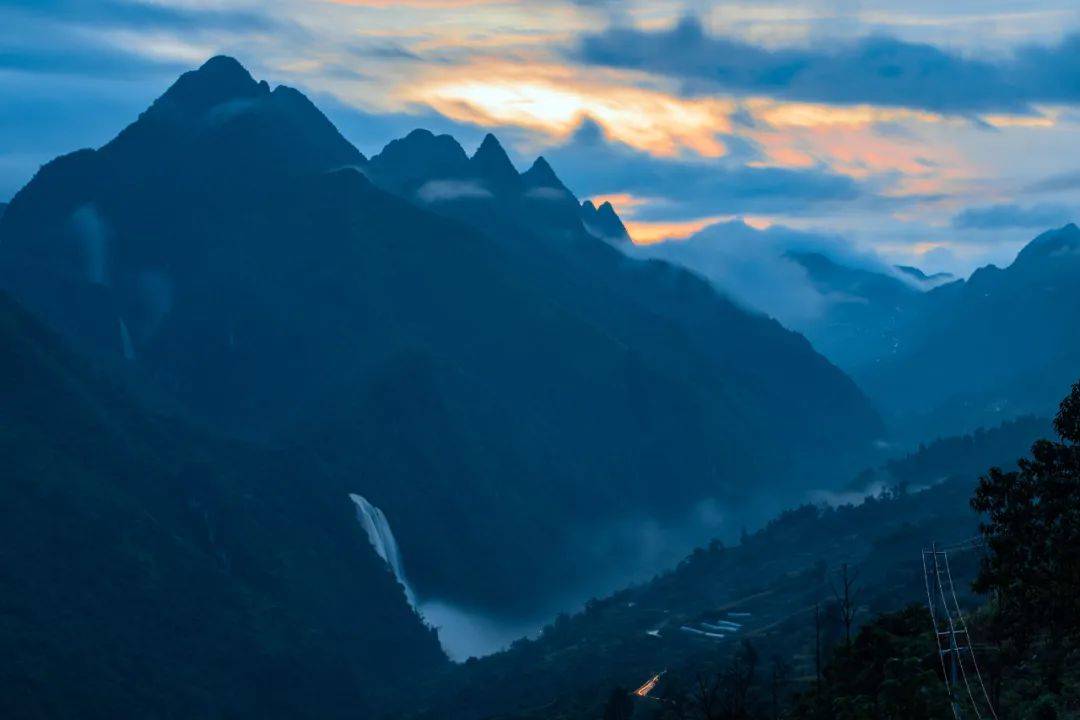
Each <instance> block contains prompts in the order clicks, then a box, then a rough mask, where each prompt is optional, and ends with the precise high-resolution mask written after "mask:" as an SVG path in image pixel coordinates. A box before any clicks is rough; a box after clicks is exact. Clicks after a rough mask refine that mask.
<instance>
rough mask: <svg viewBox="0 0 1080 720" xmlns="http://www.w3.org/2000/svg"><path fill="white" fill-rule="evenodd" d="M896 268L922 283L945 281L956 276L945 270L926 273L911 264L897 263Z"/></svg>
mask: <svg viewBox="0 0 1080 720" xmlns="http://www.w3.org/2000/svg"><path fill="white" fill-rule="evenodd" d="M896 269H897V270H899V271H900V272H902V273H904V274H906V275H910V276H911V277H913V278H915V279H916V280H919V281H921V282H924V283H940V282H945V281H946V280H955V279H956V276H954V275H953V274H952V273H947V272H936V273H934V274H932V275H927V274H926V273H924V272H923V271H922V270H920V269H919V268H917V267H912V266H911V265H897V266H896Z"/></svg>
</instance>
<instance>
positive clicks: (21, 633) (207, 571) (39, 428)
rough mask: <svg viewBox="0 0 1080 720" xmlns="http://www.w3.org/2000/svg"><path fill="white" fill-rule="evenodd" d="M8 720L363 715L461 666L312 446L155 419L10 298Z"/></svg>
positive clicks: (5, 468)
mask: <svg viewBox="0 0 1080 720" xmlns="http://www.w3.org/2000/svg"><path fill="white" fill-rule="evenodd" d="M0 345H2V346H3V348H4V352H3V353H0V397H3V403H0V454H2V455H3V458H4V461H3V463H0V545H2V546H3V557H4V560H3V563H0V616H2V617H3V618H4V620H3V622H2V623H0V654H2V655H3V656H4V657H5V658H7V659H8V661H7V662H5V663H4V668H3V670H0V685H2V686H3V688H4V692H3V693H2V694H0V715H2V716H3V717H5V718H11V719H15V718H40V717H76V716H87V715H93V716H99V717H132V716H142V717H160V718H191V717H203V716H207V715H209V716H213V717H317V718H325V717H355V716H356V714H357V713H360V714H362V715H363V714H366V713H368V712H371V711H373V710H374V709H376V708H378V707H379V703H380V702H381V699H382V698H384V697H386V695H387V694H388V693H390V692H392V691H394V690H395V689H397V686H398V683H400V682H402V680H403V678H404V677H405V676H406V675H407V674H411V673H415V672H417V671H418V670H419V671H420V672H430V671H432V670H434V669H435V668H437V667H439V666H440V665H442V664H445V662H446V661H445V659H444V658H443V657H442V656H441V653H440V650H439V647H438V644H437V641H436V638H435V637H434V634H433V633H432V632H431V631H430V630H427V629H426V628H424V627H423V626H422V624H421V622H420V620H419V619H418V618H417V617H416V615H414V614H413V612H412V611H411V610H410V609H409V607H408V605H407V604H406V601H405V595H404V593H403V592H402V589H401V587H400V586H399V585H397V584H396V583H395V582H394V579H393V577H392V576H391V574H390V573H389V572H388V571H387V568H386V566H385V564H384V563H383V561H382V560H381V559H380V558H379V557H377V556H376V554H375V552H373V550H372V548H371V546H370V544H369V542H368V539H367V537H366V535H365V533H364V530H363V528H362V527H361V526H360V524H359V523H358V522H357V520H356V514H355V510H354V507H353V504H352V503H351V502H350V501H349V498H348V495H347V493H348V492H350V491H354V490H356V489H357V488H356V486H355V485H354V484H352V483H351V482H342V481H340V480H339V479H337V478H335V477H333V476H332V475H328V474H326V473H325V472H324V471H323V469H322V468H321V466H320V464H319V462H318V461H317V459H316V458H315V457H314V456H312V455H310V454H307V453H303V452H301V451H299V450H297V449H288V450H271V449H269V448H264V447H259V446H254V445H246V444H243V443H236V442H226V441H221V440H216V439H213V438H211V437H209V436H207V435H205V434H204V433H202V432H201V431H197V430H195V429H193V428H192V427H190V426H188V425H186V424H184V423H182V422H177V421H175V420H170V419H166V418H162V417H158V416H154V415H150V414H147V413H145V412H143V411H142V410H140V409H139V408H138V407H137V405H136V404H135V403H134V402H133V401H132V398H131V395H130V393H129V392H128V391H127V390H125V389H124V388H123V386H121V385H119V384H117V383H114V382H112V381H110V380H109V379H108V376H107V375H105V374H104V373H103V372H102V371H101V369H100V368H97V367H95V366H93V365H91V364H90V363H88V362H86V361H84V360H82V359H81V358H80V357H77V356H76V355H75V354H74V353H72V352H70V351H69V350H68V349H67V348H66V347H64V344H63V343H62V342H60V340H59V338H58V337H56V336H55V335H54V334H53V333H52V332H49V331H47V330H46V329H44V328H43V327H42V325H41V324H40V323H38V322H37V321H36V320H34V319H33V318H32V317H30V315H29V314H28V313H26V312H25V311H23V310H22V309H21V308H19V307H17V306H16V305H15V304H14V303H13V302H12V301H11V300H10V298H9V297H8V296H6V295H4V294H2V293H0Z"/></svg>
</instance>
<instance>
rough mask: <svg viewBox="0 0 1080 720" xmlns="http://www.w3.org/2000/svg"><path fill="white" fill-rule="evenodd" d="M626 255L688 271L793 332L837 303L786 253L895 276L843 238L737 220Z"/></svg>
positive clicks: (875, 259) (635, 249)
mask: <svg viewBox="0 0 1080 720" xmlns="http://www.w3.org/2000/svg"><path fill="white" fill-rule="evenodd" d="M631 252H632V253H633V254H635V255H637V256H639V257H650V258H659V259H663V260H667V261H669V262H672V263H674V264H677V265H681V266H683V267H686V268H688V269H690V270H693V271H694V272H696V273H698V274H699V275H701V276H703V277H705V278H706V279H708V280H709V281H710V282H712V283H713V285H715V286H716V287H717V288H718V289H719V290H721V291H722V292H724V293H726V294H727V295H728V296H729V297H731V298H732V299H733V300H735V301H736V302H738V303H740V304H741V305H743V306H745V307H747V308H750V309H753V310H756V311H758V312H763V313H765V314H767V315H770V316H772V317H774V318H776V319H777V320H779V321H780V322H781V323H783V324H785V325H787V326H788V327H793V328H800V327H803V326H804V325H805V324H806V323H808V322H811V321H813V320H816V319H817V318H819V317H820V316H821V315H822V314H823V313H824V312H825V311H826V309H827V308H828V307H829V305H830V304H831V303H833V302H837V301H839V300H840V299H838V298H833V297H830V296H828V295H826V294H824V293H822V292H821V291H820V290H818V289H817V288H816V287H815V286H814V284H813V282H812V281H811V279H810V276H809V275H808V273H807V271H806V270H805V269H804V268H803V266H802V265H800V264H799V263H798V262H796V261H795V260H793V259H791V257H790V256H789V253H820V254H822V255H825V256H826V257H829V258H830V259H832V260H834V261H836V262H838V263H840V264H843V265H847V266H851V267H857V268H863V269H867V270H874V271H878V272H882V273H886V274H894V273H893V270H892V269H891V268H890V267H889V266H888V265H887V264H885V263H884V262H882V261H881V260H880V259H878V258H876V257H874V256H872V255H868V254H865V253H861V252H859V251H857V250H856V249H855V248H854V247H852V246H851V245H850V244H849V243H848V242H847V241H845V240H844V239H843V238H840V237H837V236H833V235H824V234H819V233H811V232H800V231H797V230H791V229H789V228H784V227H776V226H774V227H771V228H768V229H766V230H757V229H755V228H752V227H750V226H749V225H747V224H745V223H743V222H742V221H739V220H734V221H731V222H725V223H717V224H715V225H711V226H709V227H707V228H705V229H704V230H702V231H701V232H699V233H697V234H695V235H693V236H691V237H690V238H687V239H686V240H669V241H667V242H663V243H657V244H654V245H647V246H641V247H636V248H634V249H633V250H631Z"/></svg>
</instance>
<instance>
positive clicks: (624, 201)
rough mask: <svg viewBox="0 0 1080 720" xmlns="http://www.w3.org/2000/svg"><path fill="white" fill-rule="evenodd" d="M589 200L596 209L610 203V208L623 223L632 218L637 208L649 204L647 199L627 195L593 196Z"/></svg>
mask: <svg viewBox="0 0 1080 720" xmlns="http://www.w3.org/2000/svg"><path fill="white" fill-rule="evenodd" d="M589 200H591V201H592V203H593V205H596V206H597V207H599V206H601V205H603V204H604V203H606V202H608V203H611V206H612V207H613V208H615V212H617V213H618V214H619V217H620V218H622V219H623V220H624V221H625V220H626V219H627V218H632V217H634V215H635V213H637V210H638V208H640V207H641V206H642V205H648V204H649V199H648V198H643V197H638V196H636V195H631V194H629V193H612V194H610V195H593V196H592V197H591V198H589Z"/></svg>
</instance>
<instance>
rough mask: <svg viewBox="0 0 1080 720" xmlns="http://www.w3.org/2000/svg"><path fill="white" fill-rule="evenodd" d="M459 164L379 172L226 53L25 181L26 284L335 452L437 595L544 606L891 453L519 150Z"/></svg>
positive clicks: (835, 385) (29, 298)
mask: <svg viewBox="0 0 1080 720" xmlns="http://www.w3.org/2000/svg"><path fill="white" fill-rule="evenodd" d="M455 146H456V143H454V142H453V141H452V139H449V138H446V137H435V136H432V135H430V134H425V133H413V134H411V135H410V136H409V137H408V138H405V139H404V140H402V141H398V142H397V143H391V145H390V146H388V147H387V149H386V150H385V151H384V152H383V153H380V154H379V155H378V156H376V157H375V158H373V159H372V160H371V161H370V162H366V161H365V160H364V158H363V156H361V155H360V153H359V152H357V151H356V150H355V149H354V148H352V146H350V145H349V144H348V143H347V142H345V141H344V140H343V139H342V138H341V136H340V135H339V134H338V133H337V131H336V130H335V129H334V128H333V126H332V125H330V123H329V122H328V121H327V120H326V119H325V117H323V116H322V115H321V113H319V112H318V110H316V109H315V108H314V106H312V105H311V104H310V103H309V102H308V101H307V100H306V99H305V98H304V97H303V96H302V95H300V94H299V93H297V92H296V91H294V90H290V89H288V88H280V87H279V88H277V89H275V90H273V91H270V89H269V87H268V86H267V85H266V84H265V83H256V82H255V81H254V80H252V79H251V78H250V76H249V75H248V74H247V73H246V71H243V69H242V68H241V67H240V66H239V65H238V64H237V63H236V62H235V61H232V60H229V59H226V58H215V59H214V60H211V61H210V62H208V63H207V64H206V65H204V66H203V67H202V68H201V69H200V70H198V71H194V72H192V73H187V74H185V75H184V76H183V77H182V78H181V79H180V80H179V81H178V82H177V83H176V84H175V85H174V86H173V87H172V88H170V89H169V91H168V92H166V93H165V95H164V96H162V98H161V99H159V100H158V101H157V102H155V103H154V105H153V106H152V107H151V108H150V109H149V110H148V111H147V112H145V113H144V114H143V115H142V116H141V117H140V118H139V120H138V121H136V122H135V123H133V124H132V125H131V126H129V127H128V128H127V129H125V130H124V131H123V132H122V133H121V134H120V135H119V136H118V137H117V138H116V139H115V140H113V141H112V142H110V143H108V144H107V145H105V146H104V147H102V148H100V149H99V150H82V151H79V152H76V153H73V154H71V155H67V156H64V157H62V158H58V159H57V160H54V161H53V162H51V163H49V164H48V165H46V166H45V167H44V168H42V170H41V171H40V172H39V173H38V174H37V175H36V176H35V177H34V179H33V180H32V181H31V182H30V183H29V184H28V185H27V186H26V187H25V188H24V189H23V190H22V191H20V192H19V194H18V195H17V196H16V197H15V198H14V199H13V200H12V203H11V206H10V208H9V210H8V211H7V213H6V214H5V215H4V216H3V218H2V219H0V283H2V284H3V285H4V286H6V287H8V288H10V289H11V290H12V291H13V292H14V293H15V294H17V295H18V297H20V298H21V299H22V300H23V301H24V302H25V303H26V304H27V305H28V306H30V307H31V308H32V309H33V310H34V311H35V312H38V313H40V314H41V315H42V316H44V317H45V318H47V320H48V321H49V322H50V323H52V324H53V325H54V326H55V327H57V328H59V329H61V330H62V331H63V332H64V333H65V334H67V335H68V336H70V337H71V338H72V339H73V340H74V341H75V342H77V343H78V344H79V346H80V347H82V348H83V349H89V350H91V351H94V352H97V353H99V354H100V355H102V356H108V357H111V358H112V359H113V361H115V362H119V363H122V364H123V363H126V365H127V366H128V367H129V369H130V372H131V373H133V374H136V375H138V376H139V377H140V378H142V379H143V380H144V381H145V382H146V383H148V384H150V385H152V386H153V387H154V388H155V391H156V392H160V393H162V394H167V395H168V396H169V397H170V398H171V400H172V401H173V402H175V403H176V404H177V405H178V406H180V407H182V408H184V409H185V412H186V413H188V414H190V416H192V417H193V418H195V419H197V420H198V421H199V422H201V423H206V424H207V425H209V426H211V427H213V428H215V429H216V430H217V431H224V432H228V433H231V434H233V435H238V436H243V437H248V438H258V439H264V440H265V439H269V440H272V441H274V442H286V441H287V442H288V443H290V444H294V445H296V446H298V447H304V448H311V449H312V450H313V451H314V452H316V453H317V456H318V457H319V459H320V463H322V464H325V466H326V467H327V468H328V469H329V471H330V472H332V473H333V474H334V475H335V476H336V477H347V478H350V480H351V487H352V488H353V489H354V490H355V491H357V492H360V493H361V494H363V495H365V496H366V497H368V498H369V499H371V500H372V501H373V502H374V503H375V504H376V505H378V506H379V507H381V508H383V509H384V510H385V512H386V515H387V517H388V518H389V520H390V521H391V522H392V523H393V526H394V529H395V532H396V534H397V536H398V540H399V542H400V545H401V550H402V554H403V556H404V558H405V563H406V565H407V567H408V572H409V576H410V578H411V579H413V581H414V582H415V584H416V585H417V587H418V591H419V593H420V594H421V596H422V599H423V598H425V597H427V598H430V597H437V598H448V599H450V600H452V601H455V602H458V603H462V604H466V605H473V606H481V607H485V608H498V609H501V610H507V611H508V612H509V611H534V610H537V609H539V608H541V607H543V606H545V605H546V604H547V603H549V602H554V601H556V600H560V599H561V598H560V597H559V596H560V595H562V594H564V593H565V594H573V593H574V592H575V591H576V590H578V589H580V588H585V587H589V588H593V587H598V586H600V587H604V586H607V585H608V584H609V583H610V582H611V580H610V578H609V577H607V576H605V575H604V574H603V573H610V574H614V575H618V574H619V573H622V572H630V571H634V570H637V571H640V570H641V568H642V565H643V563H645V562H646V560H643V559H642V558H643V553H644V552H645V551H646V549H647V548H646V545H645V544H644V543H643V541H642V539H641V536H640V534H639V533H638V532H637V531H636V530H631V531H627V532H625V533H620V532H618V531H617V529H618V528H621V527H624V525H623V524H621V523H625V522H628V520H627V519H628V518H629V519H630V520H631V521H633V522H640V521H641V520H643V519H644V518H650V519H655V520H656V521H658V522H659V523H660V524H661V525H667V526H683V525H685V524H686V518H687V517H688V516H689V515H691V508H693V507H694V506H695V505H696V504H697V503H698V502H700V501H701V500H702V499H703V498H706V497H712V498H719V499H720V500H721V501H722V502H734V501H736V500H747V499H748V498H750V499H760V498H762V496H763V495H765V494H767V493H781V492H784V491H785V490H786V491H791V492H794V491H796V490H797V489H802V488H805V487H806V485H807V484H809V483H814V482H815V477H816V476H815V474H814V473H815V472H821V471H822V470H823V468H825V467H831V466H833V465H835V464H836V463H838V462H841V461H842V460H843V459H844V455H845V453H847V452H848V451H850V450H851V449H852V448H854V449H856V451H861V450H863V449H866V450H869V448H870V446H871V442H872V440H873V439H874V438H876V437H877V435H878V433H879V431H880V423H879V420H878V418H877V416H876V414H875V413H874V411H873V410H872V409H871V408H870V406H869V405H868V403H867V402H866V400H865V398H864V397H863V396H862V395H861V393H860V392H859V391H858V390H857V388H856V387H855V386H854V384H853V383H852V382H851V381H850V380H849V379H848V378H847V377H845V376H844V375H843V374H842V373H841V372H840V371H838V370H837V369H836V368H835V367H833V366H832V365H830V364H829V363H828V362H827V361H826V360H824V359H823V358H822V357H821V356H819V355H817V354H816V353H815V352H814V351H813V350H812V348H811V347H810V345H809V344H808V343H807V342H806V341H805V340H804V339H803V338H802V337H801V336H798V335H796V334H794V333H791V332H788V331H786V330H784V329H783V328H781V327H780V326H779V325H778V324H776V323H775V322H773V321H771V320H767V319H764V318H760V317H757V316H754V315H750V314H748V313H746V312H744V311H743V310H741V309H740V308H738V307H736V306H735V305H733V304H732V303H730V302H728V301H727V300H726V299H724V298H723V297H721V296H719V295H718V294H717V293H715V292H714V291H713V290H712V289H711V288H710V287H709V286H708V284H707V283H705V282H704V281H701V280H700V279H698V278H697V277H695V276H693V275H692V274H690V273H687V272H685V271H682V270H679V269H676V268H673V267H671V266H669V265H666V264H664V263H659V262H640V261H636V260H632V259H630V258H627V257H626V256H624V255H623V254H622V253H621V252H620V251H619V250H617V249H615V248H613V247H611V246H610V245H609V244H607V243H605V242H602V241H599V240H597V239H596V238H595V237H593V236H592V235H590V234H589V233H588V232H586V231H585V229H584V227H583V226H582V224H581V221H580V218H579V206H578V204H577V200H576V199H575V198H573V196H572V194H569V193H566V194H565V195H562V194H559V193H557V192H556V193H551V192H540V193H537V192H534V191H536V190H555V191H558V190H559V188H558V187H555V186H553V185H552V178H554V173H553V172H552V173H550V174H548V173H547V172H545V170H544V168H543V166H540V167H539V169H536V170H535V172H532V173H527V177H526V178H523V177H521V176H519V175H518V174H517V172H516V170H514V169H513V166H512V165H511V164H510V161H509V159H508V158H507V157H506V154H505V152H504V151H503V150H502V148H501V147H500V146H499V145H498V143H497V141H495V140H494V138H488V139H486V140H485V142H484V144H483V145H482V146H481V148H480V149H479V150H478V151H477V153H476V154H475V155H474V156H473V157H472V158H468V159H467V161H466V163H465V164H464V165H462V164H461V154H459V153H458V149H459V148H456V147H455ZM462 154H463V153H462ZM425 161H429V162H425ZM511 172H512V173H513V174H512V176H511ZM457 173H460V174H457ZM368 177H370V178H372V179H373V180H374V182H373V181H372V180H369V179H368ZM555 179H556V180H557V178H555ZM437 183H442V184H441V185H438V184H437ZM379 185H382V186H383V187H379ZM560 185H561V183H560ZM433 186H434V189H433ZM387 188H391V189H393V194H392V193H390V192H387ZM424 188H428V191H427V192H426V193H425V191H424ZM612 215H613V213H612ZM305 482H308V483H310V484H313V485H314V484H319V483H320V482H322V480H321V479H320V478H319V477H318V476H315V477H312V478H310V479H306V480H305ZM762 502H772V500H769V501H765V500H763V501H762ZM629 527H631V528H635V527H637V526H635V525H633V524H631V525H629ZM612 528H616V530H615V531H612ZM694 532H697V533H707V532H713V528H708V529H705V528H692V529H691V528H688V529H687V530H686V533H687V535H688V536H692V535H693V534H694ZM600 535H603V537H604V538H605V539H606V540H607V541H608V542H607V543H606V544H603V545H602V544H600V543H597V542H594V541H595V540H596V539H597V537H598V536H600ZM693 539H694V537H687V538H684V539H682V540H680V542H677V543H674V544H673V546H672V548H670V549H668V548H665V549H667V550H669V551H670V552H675V551H677V549H678V548H679V547H682V546H683V544H684V543H686V542H690V541H691V540H693ZM662 559H663V558H662V557H658V556H653V557H651V558H650V560H654V561H657V562H659V561H661V560H662Z"/></svg>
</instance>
